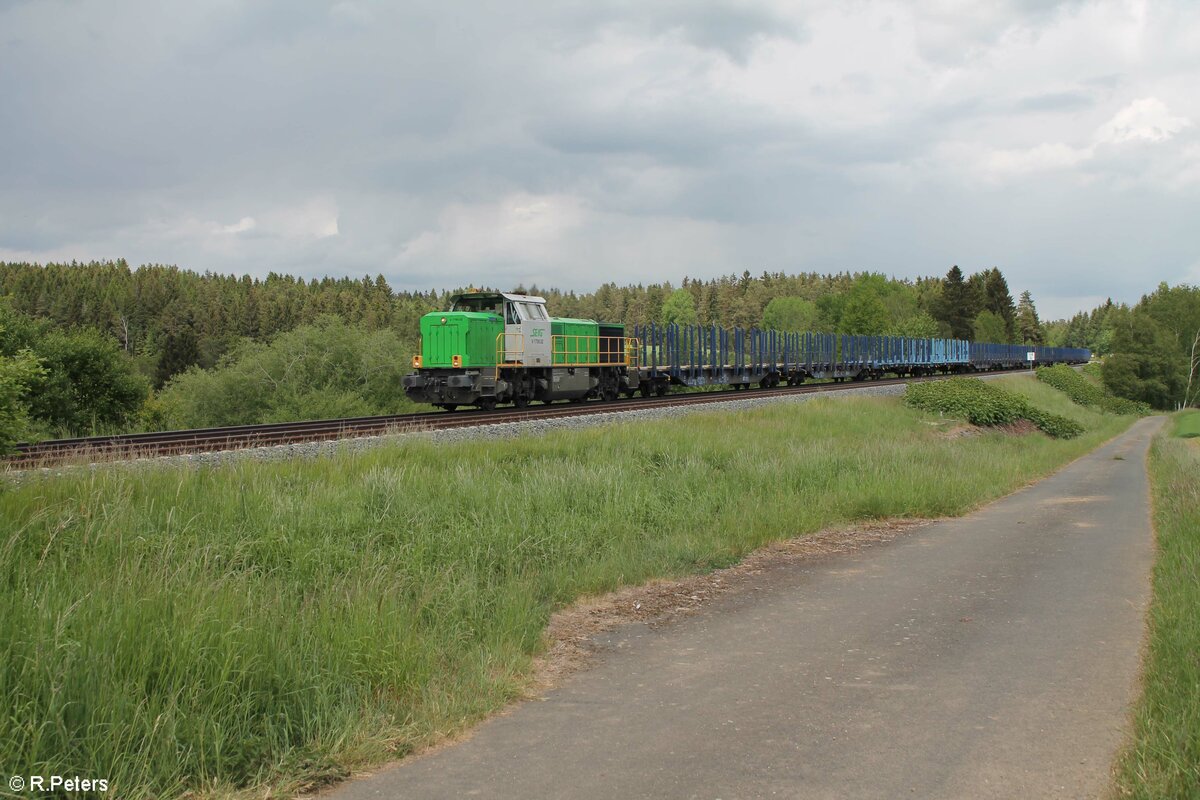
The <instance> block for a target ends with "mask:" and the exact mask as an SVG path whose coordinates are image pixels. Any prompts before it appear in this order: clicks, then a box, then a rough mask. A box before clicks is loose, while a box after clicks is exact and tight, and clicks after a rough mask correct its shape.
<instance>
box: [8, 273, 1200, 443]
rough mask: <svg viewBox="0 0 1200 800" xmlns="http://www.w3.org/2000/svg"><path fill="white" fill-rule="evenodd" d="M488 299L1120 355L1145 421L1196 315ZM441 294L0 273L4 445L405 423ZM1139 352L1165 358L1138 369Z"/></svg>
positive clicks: (804, 299) (787, 283)
mask: <svg viewBox="0 0 1200 800" xmlns="http://www.w3.org/2000/svg"><path fill="white" fill-rule="evenodd" d="M462 288H465V287H462ZM492 288H497V287H492ZM499 288H505V289H511V290H515V291H522V292H524V291H528V292H530V293H535V294H541V295H543V296H545V297H546V299H547V302H548V304H549V307H550V310H551V313H553V314H555V315H557V316H570V317H586V318H592V319H602V320H606V321H613V322H624V323H626V324H627V325H631V324H643V323H647V322H656V323H669V322H679V323H699V324H704V325H709V324H716V325H720V326H723V327H735V326H738V327H743V328H750V327H764V328H774V329H780V330H820V331H832V332H840V333H857V334H892V335H904V336H940V337H953V338H962V339H972V340H976V341H994V342H1016V343H1045V344H1052V345H1066V346H1077V347H1089V348H1091V349H1092V350H1093V351H1094V352H1096V353H1098V354H1102V355H1104V354H1108V353H1112V352H1114V351H1116V352H1118V353H1122V354H1124V353H1128V354H1131V355H1130V357H1128V358H1123V359H1117V360H1116V363H1117V364H1118V366H1119V367H1120V369H1118V370H1116V371H1114V372H1113V386H1114V387H1120V389H1119V393H1122V394H1125V395H1126V396H1130V395H1138V396H1137V397H1135V398H1134V399H1146V400H1148V401H1149V402H1152V403H1154V404H1156V405H1159V406H1163V405H1169V404H1170V403H1172V402H1176V403H1177V402H1181V401H1182V399H1183V396H1184V395H1185V394H1186V393H1187V392H1188V391H1189V388H1188V380H1187V379H1188V377H1189V376H1190V375H1191V374H1192V372H1194V370H1191V371H1189V370H1188V368H1187V367H1186V366H1183V365H1182V364H1181V363H1178V362H1180V358H1179V357H1178V353H1177V352H1176V351H1180V352H1182V349H1183V344H1182V342H1183V340H1184V339H1185V338H1187V331H1186V329H1187V328H1188V326H1189V325H1191V320H1190V318H1188V317H1187V314H1186V313H1185V312H1186V310H1187V309H1188V308H1191V307H1192V306H1195V305H1196V298H1195V292H1196V290H1195V289H1193V288H1191V287H1176V288H1174V289H1172V288H1168V287H1165V286H1163V287H1160V288H1159V290H1158V291H1157V292H1155V293H1154V295H1150V296H1147V298H1144V299H1143V301H1142V302H1141V303H1139V304H1138V306H1136V307H1134V308H1128V307H1125V306H1121V305H1116V304H1113V303H1111V301H1110V302H1108V303H1106V304H1105V305H1103V306H1101V307H1099V308H1097V309H1095V310H1093V311H1091V312H1087V313H1081V314H1078V315H1076V316H1075V317H1073V318H1072V319H1070V320H1060V321H1055V322H1049V323H1043V322H1042V321H1041V320H1040V319H1039V318H1038V314H1037V309H1036V307H1035V305H1034V302H1033V299H1032V297H1031V296H1030V294H1029V292H1022V293H1021V294H1020V296H1019V297H1018V298H1017V299H1016V300H1014V298H1013V295H1012V293H1011V291H1010V289H1009V286H1008V283H1007V280H1006V279H1005V277H1004V275H1003V273H1002V272H1001V271H1000V270H999V269H996V268H992V269H988V270H983V271H980V272H976V273H974V274H970V275H966V274H964V273H963V272H962V270H960V269H959V268H958V267H957V266H956V267H953V268H952V269H950V270H949V272H948V273H947V274H946V275H945V276H944V277H941V278H937V277H926V278H919V279H916V280H907V279H904V280H901V279H895V278H889V277H887V276H884V275H881V274H877V273H848V272H846V273H838V274H818V273H802V274H795V275H789V274H785V273H769V272H764V273H762V274H761V275H757V276H755V275H752V274H751V273H750V272H748V271H746V272H743V273H742V274H741V275H740V276H739V275H729V276H723V277H720V278H714V279H707V280H696V279H688V278H685V279H684V281H683V283H682V284H681V285H680V286H674V285H672V284H670V283H658V284H649V285H635V286H618V285H616V284H614V283H606V284H604V285H602V286H600V287H599V288H598V289H597V290H596V291H594V292H588V293H577V292H563V291H559V290H556V289H544V288H539V287H536V286H529V287H523V286H517V287H499ZM453 291H456V290H438V289H431V290H430V291H428V292H420V291H417V292H403V291H402V292H396V291H393V290H392V288H391V287H390V286H389V285H388V283H387V281H386V280H385V279H384V278H383V277H382V276H376V277H375V278H370V277H363V278H361V279H353V278H328V277H327V278H321V279H313V280H305V279H303V278H296V277H293V276H288V275H278V274H274V273H272V274H270V275H268V276H267V277H266V278H262V279H255V278H251V277H249V276H242V277H237V276H231V275H218V274H214V273H197V272H192V271H189V270H183V269H179V268H177V267H171V266H162V265H148V266H143V267H140V268H137V269H133V268H131V267H130V266H129V265H128V264H127V263H125V262H124V261H115V262H91V263H85V264H80V263H71V264H46V265H40V264H30V263H0V441H12V440H13V439H19V438H24V437H47V436H62V435H85V434H91V433H101V432H110V431H120V430H134V429H154V428H163V427H190V426H197V425H221V424H237V423H247V422H267V421H279V420H285V419H297V418H302V417H317V416H343V415H350V414H371V413H388V412H395V411H402V410H405V409H407V408H411V406H410V405H409V404H408V402H407V401H406V400H405V399H404V398H403V394H402V392H401V391H400V389H399V376H400V375H402V374H403V373H404V372H405V371H407V369H408V367H407V364H408V357H409V356H410V355H411V353H412V352H413V351H414V349H415V348H416V345H417V343H416V332H417V323H418V320H419V318H420V317H421V315H422V314H425V313H427V312H429V311H433V310H440V309H443V308H445V306H446V303H447V301H448V299H449V296H450V294H452V293H453ZM1189 304H1191V305H1189ZM1181 314H1182V317H1181V316H1180V315H1181ZM1147 330H1148V331H1150V333H1149V334H1146V333H1145V331H1147ZM1147 336H1149V338H1148V339H1147V338H1146V337H1147ZM1189 344H1190V341H1189ZM1168 345H1170V347H1168ZM1147 350H1154V351H1155V352H1158V351H1162V352H1164V353H1165V352H1167V351H1168V350H1170V351H1171V354H1170V355H1169V356H1164V357H1163V359H1162V364H1160V368H1158V369H1156V370H1150V371H1149V372H1148V371H1147V367H1146V366H1145V365H1146V363H1147V361H1146V359H1145V358H1143V357H1142V356H1144V355H1145V353H1146V351H1147ZM1139 353H1140V354H1142V356H1138V355H1136V354H1139ZM1111 361H1112V360H1111V359H1110V362H1111ZM1150 361H1154V359H1150ZM1188 364H1189V365H1190V364H1192V362H1188ZM1106 380H1107V378H1106ZM1193 393H1194V391H1193Z"/></svg>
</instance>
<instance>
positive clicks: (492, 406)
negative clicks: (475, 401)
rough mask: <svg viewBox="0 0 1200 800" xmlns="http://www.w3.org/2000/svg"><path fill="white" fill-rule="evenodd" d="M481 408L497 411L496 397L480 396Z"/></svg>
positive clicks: (482, 409)
mask: <svg viewBox="0 0 1200 800" xmlns="http://www.w3.org/2000/svg"><path fill="white" fill-rule="evenodd" d="M479 409H480V410H481V411H495V410H496V398H494V397H484V398H480V400H479Z"/></svg>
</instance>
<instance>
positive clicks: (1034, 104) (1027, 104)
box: [1016, 92, 1096, 112]
mask: <svg viewBox="0 0 1200 800" xmlns="http://www.w3.org/2000/svg"><path fill="white" fill-rule="evenodd" d="M1095 104H1096V101H1095V99H1094V98H1092V96H1091V95H1089V94H1087V93H1085V92H1047V93H1046V94H1035V95H1030V96H1029V97H1022V98H1021V99H1020V100H1018V101H1017V103H1016V110H1017V111H1060V112H1068V111H1081V110H1083V109H1086V108H1091V107H1092V106H1094V105H1095Z"/></svg>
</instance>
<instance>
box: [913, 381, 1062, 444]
mask: <svg viewBox="0 0 1200 800" xmlns="http://www.w3.org/2000/svg"><path fill="white" fill-rule="evenodd" d="M904 403H905V404H906V405H908V406H912V407H913V408H919V409H921V410H923V411H936V412H938V413H940V414H946V415H948V416H952V417H957V418H960V419H965V420H967V421H968V422H970V423H971V424H972V425H988V426H994V425H1008V424H1011V423H1013V422H1016V421H1017V420H1022V419H1026V420H1029V421H1030V422H1032V423H1033V424H1034V425H1036V426H1037V427H1038V428H1039V429H1040V430H1042V431H1043V432H1044V433H1046V434H1047V435H1049V436H1053V437H1055V438H1057V439H1073V438H1075V437H1076V436H1078V435H1079V434H1081V433H1083V426H1082V425H1080V424H1079V423H1078V422H1076V421H1075V420H1072V419H1067V418H1066V417H1063V416H1059V415H1058V414H1051V413H1050V412H1048V411H1043V410H1042V409H1040V408H1037V407H1036V406H1034V405H1033V404H1032V403H1030V402H1029V401H1028V400H1026V399H1025V398H1024V397H1021V396H1020V395H1018V394H1014V393H1013V392H1010V391H1008V390H1006V389H1001V388H1000V387H999V386H993V385H990V384H988V383H985V382H984V381H981V380H979V379H978V378H951V379H950V380H945V381H929V382H926V383H914V384H910V385H909V387H908V389H907V391H905V393H904Z"/></svg>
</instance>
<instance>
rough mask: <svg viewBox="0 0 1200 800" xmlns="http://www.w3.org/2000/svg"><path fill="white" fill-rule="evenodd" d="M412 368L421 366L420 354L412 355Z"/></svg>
mask: <svg viewBox="0 0 1200 800" xmlns="http://www.w3.org/2000/svg"><path fill="white" fill-rule="evenodd" d="M413 368H414V369H420V368H421V357H420V356H413Z"/></svg>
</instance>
